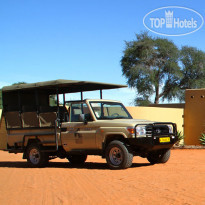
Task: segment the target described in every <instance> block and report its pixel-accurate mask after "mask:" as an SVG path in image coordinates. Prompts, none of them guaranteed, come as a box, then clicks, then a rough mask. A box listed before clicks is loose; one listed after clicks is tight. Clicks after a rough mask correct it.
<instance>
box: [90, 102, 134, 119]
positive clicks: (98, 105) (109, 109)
mask: <svg viewBox="0 0 205 205" xmlns="http://www.w3.org/2000/svg"><path fill="white" fill-rule="evenodd" d="M90 105H91V107H92V109H93V112H94V113H95V116H96V118H97V119H98V120H104V119H109V120H113V119H132V117H131V115H130V114H129V112H128V111H127V110H126V108H125V107H124V106H123V104H121V103H116V102H90Z"/></svg>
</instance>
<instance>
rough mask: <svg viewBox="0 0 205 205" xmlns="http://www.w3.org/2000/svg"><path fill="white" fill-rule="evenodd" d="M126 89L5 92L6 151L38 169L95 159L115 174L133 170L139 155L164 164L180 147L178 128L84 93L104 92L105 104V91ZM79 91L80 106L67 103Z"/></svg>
mask: <svg viewBox="0 0 205 205" xmlns="http://www.w3.org/2000/svg"><path fill="white" fill-rule="evenodd" d="M120 87H125V86H123V85H114V84H102V83H95V82H85V81H66V80H57V81H49V82H44V83H36V84H35V85H33V84H25V85H20V86H19V87H17V86H16V87H15V86H14V87H13V86H10V87H9V86H8V87H5V88H3V106H4V110H3V114H4V117H5V122H6V129H7V148H6V149H5V151H9V152H10V153H23V158H25V159H27V160H28V162H29V163H30V164H31V165H32V166H34V167H39V166H42V165H45V162H47V161H48V160H50V159H53V158H55V157H60V158H68V160H69V161H70V162H71V163H74V164H75V163H83V162H85V160H86V157H87V155H89V154H91V155H101V156H102V157H105V158H106V160H107V163H108V165H109V167H110V168H112V169H121V168H128V167H130V166H131V161H132V157H133V156H135V155H137V156H141V157H147V158H148V160H149V161H150V162H151V163H153V164H154V163H160V161H159V158H160V157H161V158H162V157H164V158H165V157H167V156H168V155H170V148H171V147H172V146H173V144H174V143H175V142H176V141H177V137H176V125H175V124H174V123H170V122H168V123H161V122H160V123H156V122H151V121H147V120H140V119H132V117H131V115H130V114H129V113H128V111H127V110H126V108H125V107H124V106H123V105H122V104H121V103H120V102H118V101H113V100H103V99H98V100H92V99H85V100H84V99H83V96H82V91H90V90H100V91H101V92H100V94H101V98H102V89H111V88H120ZM96 88H97V89H96ZM79 91H80V92H81V100H80V101H66V100H65V93H70V92H79ZM54 94H55V95H56V100H57V102H56V105H55V106H51V105H50V104H49V103H50V101H49V97H50V96H52V95H54ZM59 94H63V103H61V104H60V103H59V101H60V100H59ZM34 101H35V102H34ZM16 104H18V106H16ZM17 107H18V108H17ZM153 156H154V157H153ZM164 158H163V159H164ZM168 158H169V156H168ZM167 160H168V159H166V160H161V161H162V163H164V162H166V161H167Z"/></svg>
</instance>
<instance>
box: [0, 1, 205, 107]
mask: <svg viewBox="0 0 205 205" xmlns="http://www.w3.org/2000/svg"><path fill="white" fill-rule="evenodd" d="M168 6H180V7H186V8H190V9H192V10H195V11H197V12H198V13H199V14H201V16H202V17H203V19H204V17H205V2H204V1H203V0H189V1H184V0H182V1H175V0H169V1H165V0H155V1H153V0H144V1H139V0H126V1H125V0H101V1H99V0H0V87H2V86H5V85H11V84H12V83H15V82H21V81H24V82H27V83H33V82H40V81H47V80H55V79H67V80H85V81H97V82H105V83H115V84H126V83H127V80H126V78H125V77H124V76H123V75H122V68H121V66H120V60H121V58H122V56H123V50H124V49H125V41H131V40H135V34H138V33H140V32H142V31H149V30H148V29H147V28H146V27H145V25H144V24H143V18H144V17H145V16H146V14H148V13H149V12H151V11H152V10H155V9H157V8H161V7H168ZM182 14H183V11H182ZM156 15H157V14H156ZM184 15H185V13H184ZM186 15H191V14H186ZM189 17H191V16H189ZM149 35H151V36H153V37H166V38H168V39H170V40H172V41H173V42H174V43H175V44H176V45H177V46H178V47H179V48H180V47H181V46H184V45H189V46H193V47H197V48H198V49H200V50H203V51H205V38H204V36H205V25H203V26H202V27H201V29H199V30H198V31H196V32H194V33H191V34H189V35H183V36H162V35H160V34H156V33H153V32H152V31H149ZM136 94H137V93H136V91H135V90H134V89H130V88H123V89H117V90H110V91H105V92H104V93H103V98H106V99H116V100H120V101H122V102H123V103H124V104H125V105H126V106H130V105H133V101H134V98H135V97H136ZM84 97H85V98H99V93H96V92H86V93H85V94H84ZM76 98H80V95H79V94H77V95H69V96H68V98H67V99H68V100H74V99H76Z"/></svg>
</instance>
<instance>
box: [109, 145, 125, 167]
mask: <svg viewBox="0 0 205 205" xmlns="http://www.w3.org/2000/svg"><path fill="white" fill-rule="evenodd" d="M109 158H110V161H111V163H112V164H113V165H115V166H118V165H120V164H121V163H122V160H123V153H122V150H121V149H119V148H118V147H113V148H112V149H111V150H110V153H109Z"/></svg>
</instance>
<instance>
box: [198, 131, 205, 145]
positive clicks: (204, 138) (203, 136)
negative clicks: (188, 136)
mask: <svg viewBox="0 0 205 205" xmlns="http://www.w3.org/2000/svg"><path fill="white" fill-rule="evenodd" d="M199 141H200V143H201V144H202V145H205V133H201V137H200V138H199Z"/></svg>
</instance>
